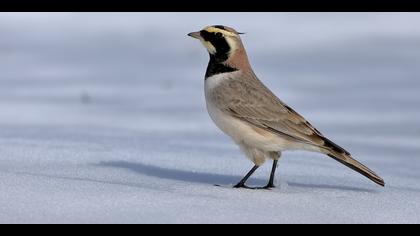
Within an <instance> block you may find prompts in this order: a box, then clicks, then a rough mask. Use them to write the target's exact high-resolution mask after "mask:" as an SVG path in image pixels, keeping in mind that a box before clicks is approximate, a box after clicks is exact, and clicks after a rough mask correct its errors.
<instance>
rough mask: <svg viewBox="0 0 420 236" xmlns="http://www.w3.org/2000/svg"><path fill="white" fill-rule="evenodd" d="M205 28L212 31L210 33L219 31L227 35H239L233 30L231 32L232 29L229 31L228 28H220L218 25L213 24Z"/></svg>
mask: <svg viewBox="0 0 420 236" xmlns="http://www.w3.org/2000/svg"><path fill="white" fill-rule="evenodd" d="M203 30H205V31H207V32H210V33H216V32H219V33H222V34H223V35H225V36H231V37H238V35H237V34H235V33H233V32H230V31H227V30H224V29H219V28H216V27H213V26H208V27H206V28H204V29H203Z"/></svg>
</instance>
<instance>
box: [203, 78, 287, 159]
mask: <svg viewBox="0 0 420 236" xmlns="http://www.w3.org/2000/svg"><path fill="white" fill-rule="evenodd" d="M224 79H226V78H224V77H223V74H222V75H220V74H219V75H215V76H212V77H210V78H207V79H206V81H205V94H206V103H207V111H208V113H209V115H210V117H211V119H212V120H213V122H214V123H215V124H216V125H217V127H218V128H219V129H221V130H222V131H223V132H224V133H226V134H227V135H229V136H230V137H231V138H232V139H233V140H234V141H235V142H236V143H237V144H239V145H246V146H248V147H253V148H257V149H260V150H263V151H282V150H287V149H295V148H294V147H292V145H293V144H292V143H290V142H289V141H287V140H284V139H282V138H281V137H279V136H278V135H275V134H273V133H269V132H265V133H261V132H257V131H256V130H255V128H253V127H252V126H250V125H249V124H248V123H246V122H244V121H242V120H239V119H237V118H234V117H232V116H229V115H227V114H226V113H224V112H222V111H221V110H220V109H218V108H217V107H216V106H215V105H214V103H213V102H212V100H211V98H210V96H209V92H210V91H211V90H212V89H217V86H218V84H219V83H220V81H221V80H224Z"/></svg>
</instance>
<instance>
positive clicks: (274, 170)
mask: <svg viewBox="0 0 420 236" xmlns="http://www.w3.org/2000/svg"><path fill="white" fill-rule="evenodd" d="M278 161H279V160H277V159H275V160H274V161H273V168H272V169H271V174H270V180H269V181H268V184H267V185H266V186H265V187H263V188H264V189H270V188H275V187H276V186H274V177H275V175H276V169H277V163H278Z"/></svg>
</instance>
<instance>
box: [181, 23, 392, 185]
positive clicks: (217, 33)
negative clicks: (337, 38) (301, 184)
mask: <svg viewBox="0 0 420 236" xmlns="http://www.w3.org/2000/svg"><path fill="white" fill-rule="evenodd" d="M240 34H241V33H238V32H237V31H236V30H234V29H232V28H230V27H226V26H221V25H215V26H209V27H206V28H204V29H203V30H201V31H198V32H193V33H189V34H188V36H191V37H193V38H196V39H199V40H200V41H201V43H202V44H203V45H204V47H205V48H206V49H207V51H208V52H209V55H210V62H209V64H208V66H207V71H206V74H205V97H206V103H207V110H208V113H209V115H210V117H211V118H212V120H213V121H214V123H215V124H216V125H217V126H218V127H219V128H220V129H221V130H222V131H223V132H224V133H226V134H227V135H229V136H230V137H231V138H232V139H233V140H234V141H235V143H236V144H237V145H238V146H239V147H240V149H241V150H242V151H243V152H244V153H245V155H246V156H247V157H248V158H249V159H250V160H251V161H252V162H253V163H254V164H255V166H254V167H253V168H252V169H251V170H250V171H249V172H248V174H246V176H245V177H244V178H243V179H242V180H241V181H240V182H239V183H238V184H237V185H235V187H236V188H249V187H247V186H246V185H245V182H246V181H247V180H248V178H249V177H250V176H251V175H252V174H253V173H254V172H255V171H256V170H257V169H258V167H260V166H261V165H262V164H263V163H264V162H265V160H266V159H267V158H268V159H272V160H273V167H272V171H271V175H270V179H269V182H268V184H267V185H266V186H265V187H262V188H264V189H270V188H273V187H274V176H275V171H276V168H277V162H278V160H279V159H280V156H281V152H282V151H286V150H306V151H313V152H320V153H323V154H326V155H328V156H330V157H332V158H333V159H335V160H336V161H338V162H340V163H342V164H344V165H346V166H347V167H349V168H351V169H353V170H355V171H357V172H359V173H360V174H362V175H364V176H366V177H367V178H369V179H370V180H372V181H373V182H375V183H377V184H379V185H381V186H385V183H384V181H383V179H382V178H381V177H379V176H378V175H377V174H375V173H374V172H373V171H372V170H370V169H369V168H367V167H366V166H364V165H363V164H361V163H359V162H358V161H356V160H355V159H353V158H352V157H351V155H350V153H349V152H347V151H346V150H344V149H343V148H342V147H340V146H338V145H337V144H335V143H333V142H332V141H331V140H329V139H328V138H326V137H325V136H324V135H322V134H321V132H319V131H318V130H317V129H316V128H314V127H313V126H312V125H311V124H310V123H309V122H308V121H306V120H305V118H303V117H302V116H301V115H299V114H298V113H297V112H296V111H294V110H293V109H292V108H291V107H289V106H287V105H286V104H285V103H284V102H282V101H281V100H280V99H279V98H277V97H276V96H275V95H274V93H272V92H271V91H270V90H269V89H268V88H267V87H266V86H265V85H264V84H263V83H262V82H261V81H260V80H259V79H258V78H257V76H256V75H255V74H254V72H253V71H252V68H251V65H250V64H249V61H248V57H247V54H246V52H245V48H244V46H243V44H242V41H241V39H240V37H239V35H240Z"/></svg>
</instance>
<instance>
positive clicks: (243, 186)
mask: <svg viewBox="0 0 420 236" xmlns="http://www.w3.org/2000/svg"><path fill="white" fill-rule="evenodd" d="M258 167H260V166H257V165H255V166H254V167H252V169H251V170H250V171H249V172H248V174H246V175H245V177H244V178H243V179H242V180H241V181H239V183H238V184H237V185H235V186H233V187H234V188H248V189H253V188H250V187H248V186H246V185H245V182H246V181H247V180H248V179H249V177H251V175H252V174H254V172H255V171H256V170H257V169H258Z"/></svg>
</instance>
